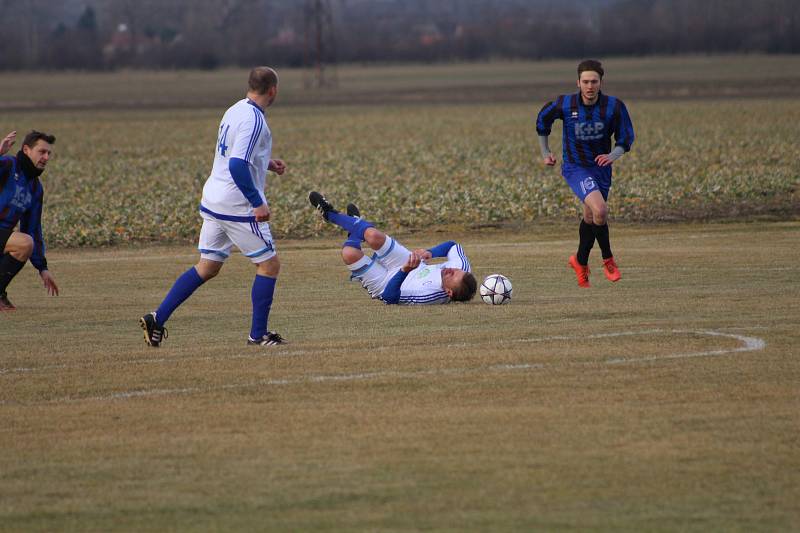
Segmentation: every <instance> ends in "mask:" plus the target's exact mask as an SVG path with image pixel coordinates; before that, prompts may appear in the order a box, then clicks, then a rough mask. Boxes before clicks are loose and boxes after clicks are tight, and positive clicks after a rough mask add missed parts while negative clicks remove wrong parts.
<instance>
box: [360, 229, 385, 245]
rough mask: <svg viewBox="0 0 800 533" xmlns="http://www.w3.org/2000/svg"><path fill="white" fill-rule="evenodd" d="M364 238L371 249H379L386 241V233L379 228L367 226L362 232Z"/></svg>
mask: <svg viewBox="0 0 800 533" xmlns="http://www.w3.org/2000/svg"><path fill="white" fill-rule="evenodd" d="M364 240H365V241H367V244H369V247H370V248H372V249H373V250H377V249H379V248H380V247H381V246H383V243H385V242H386V234H385V233H383V232H382V231H381V230H379V229H375V228H367V230H366V231H365V232H364Z"/></svg>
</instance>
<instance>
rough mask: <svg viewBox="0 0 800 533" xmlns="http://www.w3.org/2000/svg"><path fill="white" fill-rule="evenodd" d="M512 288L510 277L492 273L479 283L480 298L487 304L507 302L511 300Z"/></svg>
mask: <svg viewBox="0 0 800 533" xmlns="http://www.w3.org/2000/svg"><path fill="white" fill-rule="evenodd" d="M512 290H513V289H512V287H511V280H510V279H508V278H507V277H505V276H504V275H502V274H492V275H491V276H486V278H485V279H484V280H483V283H481V288H480V293H481V300H483V303H487V304H489V305H503V304H507V303H508V302H510V301H511V292H512Z"/></svg>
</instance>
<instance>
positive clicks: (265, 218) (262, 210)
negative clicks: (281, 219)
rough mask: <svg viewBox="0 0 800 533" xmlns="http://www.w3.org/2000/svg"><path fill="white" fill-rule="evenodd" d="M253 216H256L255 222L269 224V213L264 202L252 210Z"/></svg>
mask: <svg viewBox="0 0 800 533" xmlns="http://www.w3.org/2000/svg"><path fill="white" fill-rule="evenodd" d="M253 214H254V215H255V216H256V222H269V216H270V215H271V213H270V211H269V206H268V205H267V202H264V203H263V204H261V205H260V206H258V207H256V208H255V209H253Z"/></svg>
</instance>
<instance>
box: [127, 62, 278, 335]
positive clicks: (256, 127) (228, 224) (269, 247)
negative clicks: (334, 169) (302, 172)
mask: <svg viewBox="0 0 800 533" xmlns="http://www.w3.org/2000/svg"><path fill="white" fill-rule="evenodd" d="M277 95H278V75H277V74H276V73H275V71H274V70H272V69H271V68H268V67H256V68H254V69H253V70H252V71H250V78H249V80H248V91H247V97H246V98H244V99H242V100H239V101H238V102H236V103H235V104H233V105H232V106H231V107H230V108H228V110H227V111H226V112H225V115H224V116H223V117H222V121H221V122H220V126H219V132H218V135H217V144H216V149H215V154H214V166H213V168H212V169H211V175H210V176H209V177H208V179H207V180H206V183H205V186H204V187H203V198H202V201H201V203H200V215H201V216H202V218H203V226H202V228H201V229H200V243H199V246H198V248H199V250H200V261H199V262H198V263H197V264H196V265H195V266H193V267H192V268H190V269H189V270H187V271H186V272H184V273H183V274H182V275H181V276H180V277H179V278H178V279H177V280H176V281H175V284H174V285H173V286H172V289H170V291H169V293H168V294H167V296H166V298H164V301H163V302H161V305H160V306H159V307H158V309H156V310H155V311H153V312H152V313H148V314H146V315H145V316H143V317H142V318H141V319H139V324H140V325H141V326H142V329H143V330H144V339H145V341H146V342H147V344H149V345H150V346H154V347H156V346H159V345H160V344H161V341H162V340H163V339H164V338H166V333H167V331H166V329H165V328H164V324H165V323H166V322H167V320H168V319H169V317H170V316H171V315H172V313H173V312H174V311H175V309H177V307H178V306H179V305H181V303H183V302H184V301H185V300H186V299H187V298H189V296H191V295H192V293H194V291H195V290H196V289H197V288H198V287H200V285H202V284H203V283H205V282H206V281H208V280H210V279H211V278H213V277H214V276H216V275H217V274H219V271H220V269H222V265H223V264H224V262H225V260H226V259H227V258H228V256H229V255H230V253H231V248H232V247H233V246H236V247H237V248H238V249H239V250H240V251H241V252H242V253H243V254H244V255H245V256H247V257H248V258H249V259H250V261H252V262H253V263H254V264H255V265H256V276H255V280H254V281H253V288H252V291H251V300H252V304H253V317H252V321H251V325H250V336H249V337H248V338H247V344H251V345H261V346H271V345H275V344H283V343H284V342H285V341H284V339H283V337H281V336H280V335H278V334H277V333H275V332H271V331H267V321H268V319H269V312H270V308H271V306H272V297H273V294H274V291H275V282H276V280H277V276H278V272H279V270H280V263H279V262H278V256H277V254H276V252H275V245H274V243H273V242H272V234H271V233H270V228H269V224H268V221H269V219H270V210H269V205H268V204H267V199H266V197H265V196H264V187H265V185H266V175H267V171H269V170H271V171H272V172H275V173H276V174H278V175H282V174H283V173H284V171H285V170H286V164H285V163H284V162H283V161H281V160H280V159H270V157H271V154H272V133H271V132H270V129H269V126H268V125H267V121H266V117H265V114H264V110H265V109H266V108H267V107H269V106H270V105H272V103H273V102H274V101H275V98H276V97H277Z"/></svg>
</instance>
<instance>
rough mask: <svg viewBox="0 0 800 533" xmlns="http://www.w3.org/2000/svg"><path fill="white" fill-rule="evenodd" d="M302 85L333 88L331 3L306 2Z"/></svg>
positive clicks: (320, 0) (327, 0)
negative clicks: (304, 72)
mask: <svg viewBox="0 0 800 533" xmlns="http://www.w3.org/2000/svg"><path fill="white" fill-rule="evenodd" d="M303 20H304V21H305V39H304V54H303V61H304V63H305V66H306V68H307V69H308V70H307V71H306V74H305V75H304V79H303V84H304V85H305V88H306V89H310V88H334V87H336V86H337V85H338V80H337V76H336V37H335V35H334V31H333V15H332V13H331V4H330V0H306V2H305V8H304V17H303Z"/></svg>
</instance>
